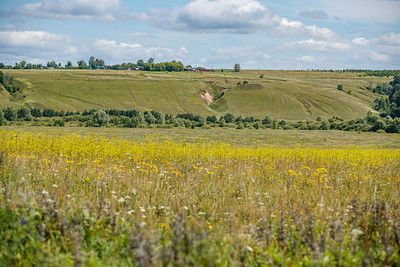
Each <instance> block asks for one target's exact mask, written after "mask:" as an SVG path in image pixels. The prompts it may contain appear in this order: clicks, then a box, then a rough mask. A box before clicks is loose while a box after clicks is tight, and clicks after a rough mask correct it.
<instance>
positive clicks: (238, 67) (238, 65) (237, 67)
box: [234, 63, 240, 72]
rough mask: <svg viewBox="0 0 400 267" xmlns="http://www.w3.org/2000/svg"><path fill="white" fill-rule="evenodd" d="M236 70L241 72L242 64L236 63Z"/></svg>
mask: <svg viewBox="0 0 400 267" xmlns="http://www.w3.org/2000/svg"><path fill="white" fill-rule="evenodd" d="M234 70H235V72H239V71H240V64H239V63H236V64H235V67H234Z"/></svg>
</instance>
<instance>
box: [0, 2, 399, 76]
mask: <svg viewBox="0 0 400 267" xmlns="http://www.w3.org/2000/svg"><path fill="white" fill-rule="evenodd" d="M399 14H400V0H335V1H333V0H314V1H311V0H305V1H300V0H281V1H272V0H268V1H267V0H147V1H125V0H69V1H64V0H33V1H27V0H2V5H1V7H0V62H4V63H7V64H14V63H15V62H18V61H21V60H25V61H28V62H32V63H46V62H47V61H50V60H55V61H57V62H61V63H63V64H65V63H66V62H67V60H71V61H72V62H73V63H74V64H76V62H77V61H78V60H80V59H85V60H86V61H87V59H88V58H89V57H90V56H92V55H93V56H95V57H100V58H103V59H104V60H105V61H106V63H107V64H115V63H120V62H136V61H137V60H138V59H141V58H142V59H144V60H147V59H148V58H149V57H154V58H155V59H156V61H157V62H158V61H165V60H172V59H177V60H181V61H182V62H183V63H184V64H186V65H188V64H191V65H193V66H205V67H210V68H231V67H233V65H234V64H235V63H240V64H241V66H242V68H247V69H316V68H320V69H344V68H366V69H399V68H400V15H399Z"/></svg>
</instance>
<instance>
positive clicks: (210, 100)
mask: <svg viewBox="0 0 400 267" xmlns="http://www.w3.org/2000/svg"><path fill="white" fill-rule="evenodd" d="M200 96H201V98H203V99H204V100H205V101H206V103H207V105H211V104H212V103H213V102H214V98H213V96H212V95H211V94H210V93H209V92H208V91H206V90H204V91H202V92H201V93H200Z"/></svg>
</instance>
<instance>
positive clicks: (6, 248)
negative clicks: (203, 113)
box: [0, 127, 400, 266]
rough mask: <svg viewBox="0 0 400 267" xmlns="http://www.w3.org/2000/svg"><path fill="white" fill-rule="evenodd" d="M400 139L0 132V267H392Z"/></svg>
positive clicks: (317, 134)
mask: <svg viewBox="0 0 400 267" xmlns="http://www.w3.org/2000/svg"><path fill="white" fill-rule="evenodd" d="M213 131H218V132H213ZM154 133H155V134H154ZM218 133H220V135H218ZM183 136H185V137H183ZM397 137H398V135H389V134H376V133H350V132H348V133H347V132H335V131H328V132H322V131H313V132H310V131H279V130H275V131H268V130H265V131H262V132H257V131H250V130H249V131H247V130H246V129H244V131H238V130H235V129H218V130H217V129H210V130H201V129H198V130H187V129H112V130H111V129H102V130H99V129H92V128H68V129H65V128H50V127H48V128H43V127H23V128H19V127H2V128H0V144H1V146H0V147H1V148H0V153H1V157H0V166H1V169H0V175H1V182H2V183H1V196H0V207H1V209H0V229H1V231H0V238H1V240H2V242H1V243H0V264H1V265H10V264H11V265H19V266H22V265H28V264H35V265H63V266H65V265H66V266H68V265H86V266H92V265H93V266H96V265H117V266H124V265H138V266H145V265H166V266H175V265H178V266H186V265H204V266H231V265H242V264H245V265H262V266H265V265H285V266H286V265H295V266H297V265H308V266H311V265H380V266H382V265H396V264H399V263H400V225H399V224H400V220H399V214H400V210H399V207H400V200H399V196H400V164H399V162H400V150H399V147H398V144H399V142H398V139H397ZM324 138H325V139H324ZM377 138H378V139H377ZM274 140H275V141H277V142H274ZM296 141H297V142H296ZM354 145H357V146H354Z"/></svg>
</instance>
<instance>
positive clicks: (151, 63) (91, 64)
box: [0, 57, 184, 71]
mask: <svg viewBox="0 0 400 267" xmlns="http://www.w3.org/2000/svg"><path fill="white" fill-rule="evenodd" d="M98 68H101V69H111V70H136V69H138V70H145V71H183V70H184V65H183V64H182V62H180V61H175V60H172V61H170V62H160V63H155V60H154V58H149V60H148V61H147V62H144V60H143V59H139V60H138V61H137V62H136V63H131V62H128V63H121V64H115V65H106V64H105V62H104V60H103V59H101V58H94V57H90V58H89V61H88V62H86V61H85V60H79V61H78V62H77V64H76V65H75V66H74V65H73V63H72V62H71V61H68V62H67V64H66V65H62V64H61V63H57V62H55V61H49V62H47V64H46V65H43V64H31V63H27V62H26V61H21V62H19V63H15V65H14V66H12V65H5V64H3V63H0V69H98Z"/></svg>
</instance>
